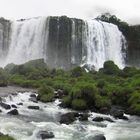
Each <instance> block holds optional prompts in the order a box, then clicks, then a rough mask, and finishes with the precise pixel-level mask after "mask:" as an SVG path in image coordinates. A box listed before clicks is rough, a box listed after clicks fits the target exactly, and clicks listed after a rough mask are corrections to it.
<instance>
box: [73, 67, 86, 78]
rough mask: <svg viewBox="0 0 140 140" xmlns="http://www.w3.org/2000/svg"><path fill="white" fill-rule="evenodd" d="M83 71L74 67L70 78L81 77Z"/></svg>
mask: <svg viewBox="0 0 140 140" xmlns="http://www.w3.org/2000/svg"><path fill="white" fill-rule="evenodd" d="M84 72H85V70H84V69H83V68H81V67H76V68H74V69H73V70H72V71H71V76H72V77H79V76H82V75H83V73H84Z"/></svg>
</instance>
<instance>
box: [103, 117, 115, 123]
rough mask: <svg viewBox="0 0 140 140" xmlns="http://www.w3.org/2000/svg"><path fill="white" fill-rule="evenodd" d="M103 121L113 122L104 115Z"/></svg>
mask: <svg viewBox="0 0 140 140" xmlns="http://www.w3.org/2000/svg"><path fill="white" fill-rule="evenodd" d="M104 121H108V122H114V121H113V120H112V119H111V118H109V117H105V118H104Z"/></svg>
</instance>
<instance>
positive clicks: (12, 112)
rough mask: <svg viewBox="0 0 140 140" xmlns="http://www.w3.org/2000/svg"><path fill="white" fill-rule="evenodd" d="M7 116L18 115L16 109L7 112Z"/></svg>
mask: <svg viewBox="0 0 140 140" xmlns="http://www.w3.org/2000/svg"><path fill="white" fill-rule="evenodd" d="M7 114H10V115H18V114H19V113H18V110H17V109H14V110H11V111H9V112H8V113H7Z"/></svg>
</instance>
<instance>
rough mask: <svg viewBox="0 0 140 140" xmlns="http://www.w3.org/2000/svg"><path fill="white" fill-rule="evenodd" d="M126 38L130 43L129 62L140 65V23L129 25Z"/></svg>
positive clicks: (128, 50) (132, 64) (129, 63)
mask: <svg viewBox="0 0 140 140" xmlns="http://www.w3.org/2000/svg"><path fill="white" fill-rule="evenodd" d="M126 39H127V43H128V49H127V64H128V65H131V66H136V67H140V25H136V26H129V28H128V34H127V35H126Z"/></svg>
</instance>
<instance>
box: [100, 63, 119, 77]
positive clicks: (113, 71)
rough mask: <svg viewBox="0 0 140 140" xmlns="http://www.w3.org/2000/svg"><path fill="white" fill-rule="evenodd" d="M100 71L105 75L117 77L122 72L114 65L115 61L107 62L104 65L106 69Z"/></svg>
mask: <svg viewBox="0 0 140 140" xmlns="http://www.w3.org/2000/svg"><path fill="white" fill-rule="evenodd" d="M99 71H101V72H103V73H105V74H110V75H117V74H119V72H120V69H119V67H118V66H117V65H116V64H114V62H113V61H106V62H105V63H104V67H103V68H102V69H100V70H99Z"/></svg>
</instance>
